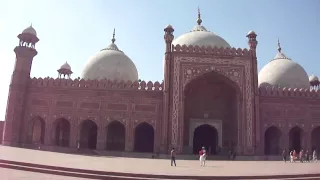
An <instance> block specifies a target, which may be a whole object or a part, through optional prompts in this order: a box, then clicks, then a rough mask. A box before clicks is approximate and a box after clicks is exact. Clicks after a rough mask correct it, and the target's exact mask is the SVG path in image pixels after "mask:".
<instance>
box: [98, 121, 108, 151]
mask: <svg viewBox="0 0 320 180" xmlns="http://www.w3.org/2000/svg"><path fill="white" fill-rule="evenodd" d="M106 137H107V136H106V128H105V127H104V126H99V127H98V134H97V150H104V149H105V147H106V141H107V139H106Z"/></svg>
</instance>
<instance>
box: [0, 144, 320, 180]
mask: <svg viewBox="0 0 320 180" xmlns="http://www.w3.org/2000/svg"><path fill="white" fill-rule="evenodd" d="M0 159H1V160H2V161H3V160H7V161H16V162H26V163H32V164H41V165H50V166H56V167H69V168H75V169H86V170H95V171H107V172H120V173H134V174H153V175H171V176H264V175H269V176H270V175H292V174H317V173H320V169H319V163H288V162H287V163H284V162H282V161H214V160H210V161H207V163H206V167H200V165H199V161H196V160H181V159H177V167H171V166H170V161H169V159H142V158H123V157H98V156H84V155H73V154H63V153H55V152H48V151H41V150H30V149H22V148H13V147H7V146H0ZM1 163H3V162H0V164H1ZM23 173H24V171H16V170H11V169H4V168H2V169H1V171H0V175H1V177H6V178H7V179H13V180H18V179H19V180H20V179H23V177H30V176H35V177H36V176H41V177H44V176H45V175H44V174H38V175H37V173H31V172H25V173H26V174H30V173H31V174H30V176H29V175H28V176H23ZM10 174H11V175H10ZM4 175H5V176H4ZM19 175H20V176H19ZM8 176H12V177H11V178H10V177H8ZM46 176H50V175H46ZM60 177H61V176H56V175H52V178H42V179H59V178H60ZM32 179H36V178H32ZM39 179H41V178H40V177H39ZM65 179H70V180H71V179H72V178H71V177H70V178H69V177H68V178H65Z"/></svg>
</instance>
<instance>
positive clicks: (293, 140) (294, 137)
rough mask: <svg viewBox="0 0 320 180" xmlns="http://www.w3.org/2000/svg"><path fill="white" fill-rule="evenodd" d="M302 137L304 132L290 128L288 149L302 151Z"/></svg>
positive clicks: (296, 127) (297, 128) (298, 128)
mask: <svg viewBox="0 0 320 180" xmlns="http://www.w3.org/2000/svg"><path fill="white" fill-rule="evenodd" d="M303 136H304V132H303V130H302V129H301V128H300V127H298V126H294V127H292V128H291V129H290V131H289V149H290V150H295V151H296V152H300V150H302V149H303V147H302V145H303Z"/></svg>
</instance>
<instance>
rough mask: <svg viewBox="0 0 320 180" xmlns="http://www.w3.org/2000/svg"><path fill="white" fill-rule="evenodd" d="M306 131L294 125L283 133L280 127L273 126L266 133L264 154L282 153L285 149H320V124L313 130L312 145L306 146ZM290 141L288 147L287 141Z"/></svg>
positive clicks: (298, 150)
mask: <svg viewBox="0 0 320 180" xmlns="http://www.w3.org/2000/svg"><path fill="white" fill-rule="evenodd" d="M305 137H306V136H305V131H304V130H303V129H302V128H300V127H298V126H295V127H292V128H291V129H290V130H289V132H288V134H287V135H286V134H285V133H283V132H282V131H281V130H280V129H279V128H278V127H276V126H271V127H269V128H268V129H267V130H266V131H265V133H264V154H265V155H280V154H281V152H282V150H283V149H288V150H296V151H297V152H300V151H301V150H304V149H307V150H312V151H313V150H317V151H320V139H319V137H320V126H318V127H316V128H314V129H313V130H312V131H311V141H310V142H311V146H310V147H309V148H311V149H309V148H306V147H305V141H307V139H305ZM286 141H288V142H289V143H288V147H287V148H286V145H284V144H285V142H286Z"/></svg>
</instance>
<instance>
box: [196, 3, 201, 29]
mask: <svg viewBox="0 0 320 180" xmlns="http://www.w3.org/2000/svg"><path fill="white" fill-rule="evenodd" d="M197 23H198V25H199V26H200V25H201V23H202V19H201V13H200V8H199V7H198V19H197Z"/></svg>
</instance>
